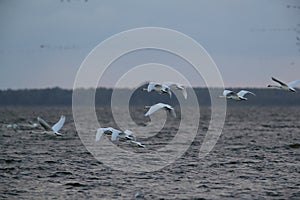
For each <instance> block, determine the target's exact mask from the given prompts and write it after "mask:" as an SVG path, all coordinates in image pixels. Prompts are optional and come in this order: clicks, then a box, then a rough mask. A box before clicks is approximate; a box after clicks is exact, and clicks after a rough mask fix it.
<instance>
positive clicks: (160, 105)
mask: <svg viewBox="0 0 300 200" xmlns="http://www.w3.org/2000/svg"><path fill="white" fill-rule="evenodd" d="M166 105H167V104H164V103H157V104H155V105H153V106H151V107H150V109H149V110H148V112H147V113H146V114H145V116H149V115H151V114H152V113H154V112H156V111H158V110H159V109H161V108H164V107H166Z"/></svg>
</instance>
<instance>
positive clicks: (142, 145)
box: [130, 140, 146, 148]
mask: <svg viewBox="0 0 300 200" xmlns="http://www.w3.org/2000/svg"><path fill="white" fill-rule="evenodd" d="M130 143H131V144H134V145H136V146H138V147H142V148H145V147H146V146H145V145H144V144H142V143H140V142H138V141H135V140H131V141H130Z"/></svg>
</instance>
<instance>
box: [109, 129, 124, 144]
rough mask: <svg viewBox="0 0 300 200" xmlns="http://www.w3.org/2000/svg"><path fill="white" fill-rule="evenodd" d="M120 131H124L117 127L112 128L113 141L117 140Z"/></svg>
mask: <svg viewBox="0 0 300 200" xmlns="http://www.w3.org/2000/svg"><path fill="white" fill-rule="evenodd" d="M120 133H122V131H119V130H117V129H112V134H111V141H115V140H116V139H117V137H118V136H119V134H120Z"/></svg>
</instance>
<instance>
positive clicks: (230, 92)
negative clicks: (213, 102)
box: [223, 90, 235, 97]
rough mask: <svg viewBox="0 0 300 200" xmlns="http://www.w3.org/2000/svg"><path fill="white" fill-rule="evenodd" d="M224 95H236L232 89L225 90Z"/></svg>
mask: <svg viewBox="0 0 300 200" xmlns="http://www.w3.org/2000/svg"><path fill="white" fill-rule="evenodd" d="M223 95H224V96H225V97H227V96H230V95H235V92H233V91H231V90H224V92H223Z"/></svg>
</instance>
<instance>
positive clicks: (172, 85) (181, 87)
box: [163, 82, 187, 99]
mask: <svg viewBox="0 0 300 200" xmlns="http://www.w3.org/2000/svg"><path fill="white" fill-rule="evenodd" d="M163 85H166V86H168V87H170V88H174V89H177V90H180V91H181V92H182V95H183V96H184V98H185V99H187V92H186V89H185V87H184V86H183V85H181V84H179V83H174V82H163Z"/></svg>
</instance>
